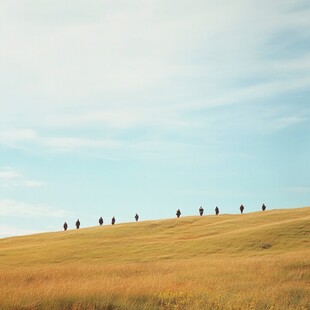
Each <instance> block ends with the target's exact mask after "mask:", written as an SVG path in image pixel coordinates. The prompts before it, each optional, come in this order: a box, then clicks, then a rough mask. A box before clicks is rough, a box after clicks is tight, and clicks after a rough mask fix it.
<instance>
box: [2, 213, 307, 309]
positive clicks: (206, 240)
mask: <svg viewBox="0 0 310 310" xmlns="http://www.w3.org/2000/svg"><path fill="white" fill-rule="evenodd" d="M309 219H310V208H302V209H294V210H283V211H272V212H271V211H270V212H269V213H256V214H248V215H242V216H241V215H234V216H231V215H226V216H221V217H211V216H209V217H203V218H200V217H189V218H180V219H178V220H177V219H173V220H165V221H150V222H143V223H142V222H141V223H133V224H124V225H118V226H115V227H112V226H111V227H97V228H89V229H84V230H80V231H68V232H61V233H52V234H40V235H33V236H26V237H19V238H9V239H3V240H0V309H129V310H130V309H281V310H282V309H303V310H306V309H310V247H309V232H310V231H309V229H310V224H309V223H310V221H309Z"/></svg>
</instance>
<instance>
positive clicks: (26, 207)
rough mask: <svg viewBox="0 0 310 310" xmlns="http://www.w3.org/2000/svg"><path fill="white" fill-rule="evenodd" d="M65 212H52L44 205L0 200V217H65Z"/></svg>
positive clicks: (66, 213)
mask: <svg viewBox="0 0 310 310" xmlns="http://www.w3.org/2000/svg"><path fill="white" fill-rule="evenodd" d="M67 215H68V212H67V211H65V210H53V209H51V208H49V207H48V206H46V205H44V204H31V203H26V202H23V201H16V200H11V199H1V200H0V216H16V217H31V218H36V217H56V218H59V217H60V218H61V217H64V216H67Z"/></svg>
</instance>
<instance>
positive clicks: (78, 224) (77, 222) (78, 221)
mask: <svg viewBox="0 0 310 310" xmlns="http://www.w3.org/2000/svg"><path fill="white" fill-rule="evenodd" d="M80 225H81V223H80V220H79V219H77V221H76V222H75V226H76V229H79V228H80Z"/></svg>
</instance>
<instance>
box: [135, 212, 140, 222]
mask: <svg viewBox="0 0 310 310" xmlns="http://www.w3.org/2000/svg"><path fill="white" fill-rule="evenodd" d="M135 219H136V222H138V221H139V215H138V213H136V215H135Z"/></svg>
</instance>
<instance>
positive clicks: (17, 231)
mask: <svg viewBox="0 0 310 310" xmlns="http://www.w3.org/2000/svg"><path fill="white" fill-rule="evenodd" d="M0 231H1V233H0V238H6V237H13V236H22V235H30V234H35V233H39V231H35V230H30V229H23V228H20V227H15V226H11V225H0Z"/></svg>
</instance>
